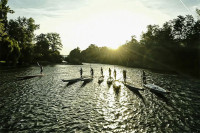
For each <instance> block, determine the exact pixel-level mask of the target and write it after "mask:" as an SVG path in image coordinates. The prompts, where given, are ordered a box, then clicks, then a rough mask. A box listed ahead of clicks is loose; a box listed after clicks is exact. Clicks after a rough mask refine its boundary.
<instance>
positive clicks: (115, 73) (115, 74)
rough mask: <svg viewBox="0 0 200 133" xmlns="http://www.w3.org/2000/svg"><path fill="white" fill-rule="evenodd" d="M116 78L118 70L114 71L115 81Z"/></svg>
mask: <svg viewBox="0 0 200 133" xmlns="http://www.w3.org/2000/svg"><path fill="white" fill-rule="evenodd" d="M116 76H117V72H116V70H115V69H114V77H115V79H116Z"/></svg>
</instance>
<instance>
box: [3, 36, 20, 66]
mask: <svg viewBox="0 0 200 133" xmlns="http://www.w3.org/2000/svg"><path fill="white" fill-rule="evenodd" d="M19 56H20V48H19V46H18V44H17V42H16V41H15V40H11V39H10V38H9V37H4V38H3V39H2V41H1V44H0V60H5V61H6V63H7V64H13V65H15V64H16V63H17V61H18V58H19Z"/></svg>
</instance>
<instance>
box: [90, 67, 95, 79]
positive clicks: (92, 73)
mask: <svg viewBox="0 0 200 133" xmlns="http://www.w3.org/2000/svg"><path fill="white" fill-rule="evenodd" d="M90 73H91V76H92V78H93V76H94V70H93V68H91V69H90Z"/></svg>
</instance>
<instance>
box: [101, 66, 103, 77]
mask: <svg viewBox="0 0 200 133" xmlns="http://www.w3.org/2000/svg"><path fill="white" fill-rule="evenodd" d="M101 76H103V68H102V67H101Z"/></svg>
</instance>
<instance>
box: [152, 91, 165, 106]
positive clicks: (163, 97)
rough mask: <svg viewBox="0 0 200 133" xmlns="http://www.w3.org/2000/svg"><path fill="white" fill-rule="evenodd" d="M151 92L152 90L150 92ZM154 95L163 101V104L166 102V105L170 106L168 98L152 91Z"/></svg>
mask: <svg viewBox="0 0 200 133" xmlns="http://www.w3.org/2000/svg"><path fill="white" fill-rule="evenodd" d="M150 91H151V90H150ZM151 92H152V93H153V94H155V95H156V96H157V97H158V98H159V99H160V100H162V101H163V102H165V103H166V104H169V100H168V99H167V97H166V96H165V95H163V94H160V93H157V92H154V91H151Z"/></svg>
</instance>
